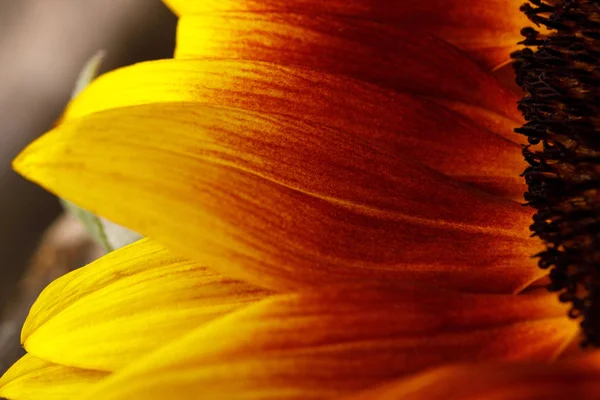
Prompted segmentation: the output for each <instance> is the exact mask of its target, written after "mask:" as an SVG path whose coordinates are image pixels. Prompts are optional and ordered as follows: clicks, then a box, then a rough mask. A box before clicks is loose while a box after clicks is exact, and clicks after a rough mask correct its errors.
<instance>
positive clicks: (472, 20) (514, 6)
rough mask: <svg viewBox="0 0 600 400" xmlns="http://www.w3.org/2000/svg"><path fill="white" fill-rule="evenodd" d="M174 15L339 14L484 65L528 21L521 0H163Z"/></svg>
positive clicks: (511, 44) (502, 54)
mask: <svg viewBox="0 0 600 400" xmlns="http://www.w3.org/2000/svg"><path fill="white" fill-rule="evenodd" d="M165 3H167V5H169V6H170V7H171V8H172V9H173V10H174V11H175V13H176V14H178V15H180V16H189V15H198V14H200V15H207V14H215V13H231V12H247V13H251V14H262V13H265V12H280V13H296V14H304V15H308V16H312V17H319V16H323V15H327V14H335V15H343V16H348V17H355V18H362V19H365V20H371V21H380V22H387V23H390V24H394V25H397V26H402V27H403V28H405V29H410V30H411V31H413V32H415V33H418V34H424V33H425V34H432V35H435V36H438V37H439V38H441V39H444V40H445V41H447V42H449V43H451V44H453V45H455V46H456V47H458V48H459V49H461V50H463V51H465V52H467V53H468V54H469V55H470V56H471V57H473V58H475V59H477V60H478V61H480V62H482V63H483V64H484V65H487V66H488V67H493V66H496V65H498V64H500V63H502V62H504V61H506V60H507V59H508V58H509V54H510V53H511V52H512V51H514V50H515V49H516V47H517V42H519V41H521V40H522V39H523V37H522V36H521V35H520V30H521V28H523V27H525V26H529V25H531V23H530V22H529V21H528V19H527V17H526V16H525V15H524V14H523V13H522V12H521V11H519V7H520V6H521V5H522V4H523V0H508V1H507V0H488V1H486V2H485V3H473V4H468V3H465V2H464V1H461V0H429V1H421V0H402V1H390V0H353V1H348V0H329V1H320V0H286V1H281V0H242V1H240V0H165Z"/></svg>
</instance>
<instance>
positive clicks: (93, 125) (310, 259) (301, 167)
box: [14, 103, 540, 291]
mask: <svg viewBox="0 0 600 400" xmlns="http://www.w3.org/2000/svg"><path fill="white" fill-rule="evenodd" d="M14 166H15V168H16V169H17V171H19V172H20V173H22V174H23V175H25V176H26V177H28V178H29V179H32V180H33V181H36V182H38V183H40V184H41V185H42V186H44V187H46V188H48V189H50V190H51V191H53V192H55V193H57V194H58V195H59V196H61V197H64V198H66V199H69V200H71V201H73V202H75V203H76V204H78V205H80V206H82V207H84V208H86V209H89V210H91V211H93V212H95V213H97V214H99V215H102V216H104V217H107V218H108V219H110V220H112V221H115V222H116V223H119V224H121V225H123V226H126V227H129V228H131V229H133V230H134V231H136V232H140V233H141V234H144V235H145V236H148V237H152V238H155V239H156V240H158V241H159V242H161V243H163V244H164V245H166V246H168V247H169V248H172V249H173V250H176V251H177V252H179V253H181V254H183V255H186V256H187V257H189V258H192V259H196V260H200V261H202V262H206V263H207V265H210V266H211V268H212V267H214V268H215V269H216V270H218V271H221V272H223V273H225V274H226V275H230V276H235V277H237V278H240V279H243V280H248V281H250V282H252V283H254V284H257V285H261V286H263V287H267V288H271V289H275V290H285V289H289V288H298V287H303V286H306V285H314V284H324V283H326V282H340V281H345V280H346V281H347V280H364V279H408V278H409V277H410V278H411V279H420V280H427V281H429V280H430V279H435V280H437V281H439V282H445V283H448V284H451V285H458V286H460V287H461V288H467V289H470V290H481V291H490V290H491V291H514V290H517V289H519V288H520V287H522V285H524V284H525V283H527V282H529V281H530V280H532V279H534V278H535V277H537V276H538V275H539V274H540V272H539V271H538V270H537V269H536V268H535V267H534V263H535V261H534V260H531V259H530V254H534V253H535V252H536V251H537V250H538V249H537V247H538V242H537V241H536V240H532V239H527V238H526V237H527V236H528V235H529V231H528V230H527V226H528V225H529V221H530V211H529V210H527V209H525V208H524V207H522V206H520V205H519V204H518V203H516V202H512V201H509V200H503V199H499V198H496V197H493V196H489V195H485V194H483V193H481V192H479V191H476V190H474V189H471V188H469V187H467V186H464V185H462V184H460V183H457V182H455V181H453V180H451V179H448V177H447V176H445V175H441V174H437V173H435V172H434V171H432V170H429V169H425V168H423V167H422V166H420V165H417V164H414V163H411V162H410V161H409V160H403V159H401V158H399V157H394V156H393V155H390V154H387V153H384V152H380V151H378V150H377V149H374V148H372V147H371V146H370V145H369V143H368V142H365V141H363V140H362V139H361V138H356V137H354V136H353V135H350V134H348V133H345V134H343V133H341V132H339V131H336V130H333V129H331V128H327V127H324V126H322V125H317V124H313V123H308V122H302V121H299V120H294V119H293V118H290V117H289V116H277V115H272V116H263V115H260V114H256V113H251V112H246V111H242V110H239V109H234V108H216V107H209V106H203V105H199V104H196V103H194V104H152V105H144V106H136V107H129V108H123V109H116V110H106V111H102V112H98V113H95V114H92V115H89V116H87V117H85V118H80V119H75V120H72V121H70V122H67V123H65V124H63V125H61V126H59V127H58V128H57V129H56V130H54V131H53V132H51V133H49V134H47V135H46V136H44V137H43V138H41V139H40V140H38V141H37V142H35V143H34V144H32V145H31V146H30V147H29V148H28V149H27V150H25V151H24V153H23V154H22V155H21V156H20V157H19V158H18V159H17V160H16V161H15V165H14ZM474 255H475V256H474ZM478 285H480V286H478Z"/></svg>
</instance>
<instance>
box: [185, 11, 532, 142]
mask: <svg viewBox="0 0 600 400" xmlns="http://www.w3.org/2000/svg"><path fill="white" fill-rule="evenodd" d="M175 56H176V58H180V59H189V58H201V59H204V58H230V59H243V60H255V61H270V62H274V63H277V64H281V65H298V66H303V67H306V68H309V69H314V70H318V71H324V72H328V73H332V74H342V75H347V76H351V77H353V78H356V79H358V80H363V81H366V82H370V83H374V84H377V85H379V86H382V87H385V88H388V89H391V90H395V91H400V92H410V93H414V94H419V95H422V96H427V97H431V98H432V99H434V100H435V101H437V102H439V103H441V104H443V105H445V106H447V107H449V108H452V109H455V110H457V111H459V112H461V113H463V114H464V115H467V116H469V117H470V118H472V119H474V120H475V121H476V122H478V123H480V124H482V125H483V126H485V127H487V128H489V129H492V130H493V131H495V132H498V133H500V134H502V135H503V136H505V137H507V138H509V139H510V140H519V137H518V135H516V134H515V133H514V132H513V129H514V128H515V127H516V126H519V125H521V122H522V117H521V114H520V113H519V112H518V110H517V109H516V106H515V104H516V101H517V100H518V97H517V96H516V95H514V94H513V93H512V92H510V91H508V90H506V89H504V88H503V87H502V85H501V84H500V83H499V82H498V81H497V80H496V79H495V78H494V77H493V76H492V75H491V74H489V73H487V72H486V71H485V70H483V69H482V68H480V67H479V66H478V65H477V64H475V63H474V62H473V61H471V60H470V59H468V58H467V57H466V56H465V55H464V53H462V52H460V51H459V50H457V49H456V48H454V47H453V46H451V45H449V44H447V43H446V42H444V41H442V40H440V39H438V38H435V37H433V36H430V35H426V34H422V33H421V34H418V33H415V32H411V31H410V30H408V29H404V28H403V27H402V26H401V25H393V24H384V23H377V22H372V21H366V20H362V19H357V18H351V17H341V16H334V15H323V16H312V15H310V16H305V15H298V14H289V13H288V14H286V13H256V14H254V13H223V14H208V15H190V16H184V17H182V18H181V19H180V21H179V30H178V45H177V51H176V54H175Z"/></svg>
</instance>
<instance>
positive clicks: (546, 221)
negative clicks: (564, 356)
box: [512, 0, 600, 347]
mask: <svg viewBox="0 0 600 400" xmlns="http://www.w3.org/2000/svg"><path fill="white" fill-rule="evenodd" d="M547 1H548V2H542V0H529V3H527V4H524V5H523V6H522V7H521V11H523V12H524V13H525V14H526V15H527V16H528V17H529V19H530V20H531V22H533V23H534V24H535V25H536V26H537V27H538V29H540V30H544V31H545V32H544V33H542V32H540V31H538V30H536V29H533V28H524V29H523V30H522V31H521V33H522V34H523V36H524V37H525V40H523V41H522V42H520V44H523V45H525V46H526V47H525V48H524V49H522V50H520V51H518V52H515V53H514V54H513V55H512V57H513V59H514V68H515V71H516V73H517V83H518V84H519V85H520V86H521V88H522V89H523V90H524V91H525V93H526V94H525V97H523V99H522V100H521V101H520V102H519V109H520V111H521V112H522V113H523V116H524V117H525V120H526V123H525V124H524V125H523V126H522V127H521V128H518V129H516V130H515V131H516V132H518V133H521V134H523V135H525V136H527V139H528V141H529V145H528V146H525V148H524V149H523V155H524V156H525V159H526V161H527V162H528V164H529V167H528V168H527V169H526V170H525V171H524V173H523V176H524V177H525V180H526V182H527V184H528V191H527V193H525V200H526V202H527V204H528V205H530V206H532V207H534V208H535V209H536V210H537V212H536V214H535V216H534V222H533V224H532V225H531V230H532V231H533V235H535V236H539V237H540V238H541V239H542V240H543V241H544V242H545V244H546V250H545V251H543V252H541V253H539V254H537V257H539V260H538V265H539V266H540V268H543V269H548V268H550V274H549V276H550V279H551V283H550V285H549V286H548V289H549V290H551V291H556V292H559V293H560V296H559V299H560V301H562V302H568V303H571V304H572V308H571V310H570V312H569V316H570V317H571V318H580V319H581V328H582V332H583V335H584V341H583V343H582V345H583V346H596V347H597V346H600V132H599V130H600V0H596V1H590V0H563V1H553V2H550V0H547Z"/></svg>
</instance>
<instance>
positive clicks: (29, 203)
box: [0, 0, 176, 374]
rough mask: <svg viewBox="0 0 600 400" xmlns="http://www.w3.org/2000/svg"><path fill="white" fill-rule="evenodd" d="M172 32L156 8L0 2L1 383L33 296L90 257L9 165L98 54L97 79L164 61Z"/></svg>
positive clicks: (52, 0) (124, 0)
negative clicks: (147, 62) (102, 73)
mask: <svg viewBox="0 0 600 400" xmlns="http://www.w3.org/2000/svg"><path fill="white" fill-rule="evenodd" d="M175 23H176V20H175V17H174V16H173V15H172V14H171V13H170V12H169V11H168V9H167V8H166V7H165V6H164V5H163V4H162V3H161V2H160V0H0V374H1V373H2V372H3V370H4V368H6V367H7V366H8V365H9V364H10V363H12V362H13V361H14V359H15V357H17V356H18V353H19V351H18V350H19V346H18V340H17V339H18V329H19V326H18V325H19V324H20V323H21V322H20V321H21V319H22V318H23V316H24V315H25V314H26V312H27V309H28V307H29V305H30V302H31V301H32V300H33V299H34V298H35V295H36V293H37V291H39V290H40V289H41V288H42V287H43V286H45V284H46V283H47V282H48V281H49V280H50V279H52V278H53V277H54V276H56V275H60V274H61V273H64V272H65V271H66V270H69V269H72V268H75V267H78V266H80V265H81V264H82V263H84V262H85V261H87V259H89V258H90V257H92V255H91V253H90V252H93V251H95V250H94V249H93V246H92V244H91V243H90V242H89V240H88V239H87V237H86V236H85V235H84V233H83V231H81V230H79V228H78V226H77V223H76V222H74V221H73V220H71V219H68V218H63V219H62V220H60V221H59V222H54V221H56V218H57V216H58V215H59V213H60V212H61V208H60V206H59V204H58V202H57V201H56V199H55V198H54V197H53V196H51V195H50V194H48V193H46V192H44V190H42V189H40V188H39V187H37V186H35V185H33V184H31V183H29V182H26V181H25V180H23V179H22V178H20V177H19V176H17V175H16V174H15V173H14V172H12V171H11V169H10V162H11V160H12V159H13V158H14V157H15V155H16V154H17V153H18V152H19V151H20V150H21V149H22V148H23V147H24V146H25V145H26V144H27V143H29V142H30V141H31V140H32V139H34V138H35V137H36V136H39V135H40V134H42V133H43V132H44V131H46V130H47V129H49V128H50V127H51V126H52V124H53V122H54V121H55V120H56V118H57V117H58V116H59V114H60V112H61V110H62V109H63V107H64V105H65V104H66V102H67V101H68V98H69V96H70V93H71V91H72V89H73V86H74V84H75V80H76V78H77V75H78V73H79V71H80V70H81V68H82V67H83V65H84V63H85V61H86V60H87V59H89V58H90V57H91V56H92V55H93V54H94V53H95V52H96V51H98V50H100V49H104V50H105V51H106V54H107V56H106V58H105V60H104V62H103V65H102V70H103V71H106V70H111V69H115V68H117V67H119V66H123V65H128V64H132V63H135V62H138V61H143V60H149V59H157V58H168V57H170V56H171V54H172V52H173V46H174V40H175V39H174V38H175ZM52 223H54V225H53V228H52V230H50V231H48V229H49V227H50V225H51V224H52ZM45 231H47V233H46V236H44V239H43V244H41V243H42V234H43V233H44V232H45Z"/></svg>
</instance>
